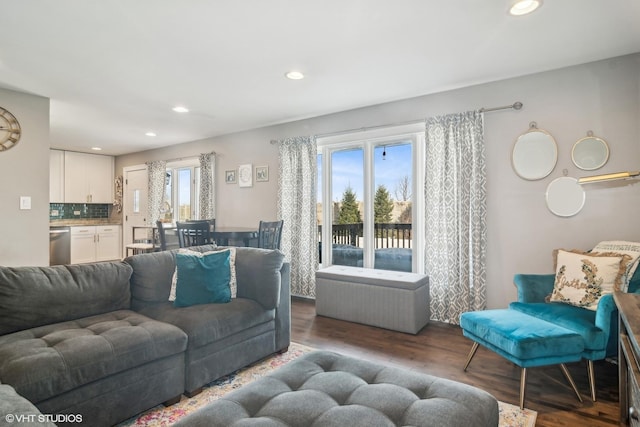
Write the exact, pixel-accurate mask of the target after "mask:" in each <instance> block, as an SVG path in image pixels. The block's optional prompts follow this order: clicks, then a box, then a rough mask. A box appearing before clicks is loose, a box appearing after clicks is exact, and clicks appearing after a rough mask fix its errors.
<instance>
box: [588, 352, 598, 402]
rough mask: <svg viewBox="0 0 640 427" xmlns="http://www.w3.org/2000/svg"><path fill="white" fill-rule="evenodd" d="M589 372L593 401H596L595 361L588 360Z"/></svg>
mask: <svg viewBox="0 0 640 427" xmlns="http://www.w3.org/2000/svg"><path fill="white" fill-rule="evenodd" d="M587 371H588V372H589V387H590V388H591V400H593V401H594V402H595V401H596V376H595V373H594V371H593V360H587Z"/></svg>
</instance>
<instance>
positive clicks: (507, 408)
mask: <svg viewBox="0 0 640 427" xmlns="http://www.w3.org/2000/svg"><path fill="white" fill-rule="evenodd" d="M313 350H315V349H314V348H311V347H307V346H305V345H302V344H298V343H294V342H292V343H291V345H290V346H289V351H287V352H286V353H284V354H278V355H275V356H272V357H268V358H266V359H263V360H261V361H259V362H256V363H254V364H253V365H250V366H248V367H246V368H243V369H240V370H239V371H236V372H234V373H232V374H229V375H227V376H226V377H222V378H220V379H218V380H216V381H214V382H212V383H211V384H208V385H206V386H204V390H203V391H202V393H200V394H198V395H196V396H194V397H192V398H187V397H186V396H182V400H181V401H180V402H178V403H176V404H175V405H172V406H169V407H168V408H167V407H164V406H163V405H159V406H156V407H155V408H152V409H150V410H148V411H146V412H143V413H142V414H140V415H137V416H135V417H133V418H130V419H129V420H127V421H124V422H122V423H120V424H118V427H134V426H135V427H142V426H144V427H164V426H171V425H172V424H173V423H175V422H176V421H177V420H178V419H180V418H182V417H184V416H185V415H187V414H190V413H191V412H193V411H195V410H196V409H198V408H200V407H202V406H204V405H206V404H207V403H209V402H213V401H214V400H217V399H219V398H220V397H222V396H224V395H225V394H227V393H229V392H230V391H233V390H235V389H237V388H240V387H242V386H243V385H245V384H248V383H250V382H251V381H253V380H256V379H258V378H260V377H262V376H264V375H266V374H268V373H269V372H271V371H273V370H274V369H276V368H278V367H280V366H282V365H285V364H286V363H288V362H291V361H292V360H294V359H296V358H298V357H299V356H301V355H303V354H305V353H308V352H311V351H313ZM498 403H499V408H500V424H499V426H500V427H533V426H535V423H536V417H537V415H538V414H537V412H536V411H532V410H529V409H524V410H520V408H519V407H518V406H515V405H510V404H508V403H504V402H498Z"/></svg>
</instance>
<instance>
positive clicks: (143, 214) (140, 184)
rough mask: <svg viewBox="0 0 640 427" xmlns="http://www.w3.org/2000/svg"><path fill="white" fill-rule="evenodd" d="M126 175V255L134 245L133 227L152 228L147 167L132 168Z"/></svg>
mask: <svg viewBox="0 0 640 427" xmlns="http://www.w3.org/2000/svg"><path fill="white" fill-rule="evenodd" d="M123 173H124V200H123V201H122V210H123V213H124V214H123V218H122V233H123V234H122V235H123V238H122V244H123V248H122V250H123V252H122V253H124V254H126V246H127V245H128V244H129V243H133V238H134V236H133V227H145V226H149V227H150V226H152V225H153V224H148V223H147V186H148V178H147V167H146V166H145V165H138V166H130V167H126V168H124V170H123Z"/></svg>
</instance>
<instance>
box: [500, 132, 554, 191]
mask: <svg viewBox="0 0 640 427" xmlns="http://www.w3.org/2000/svg"><path fill="white" fill-rule="evenodd" d="M557 161H558V146H557V144H556V141H555V139H553V137H552V136H551V134H549V132H547V131H544V130H542V129H538V128H537V127H536V124H535V122H533V123H531V127H530V129H529V130H528V131H527V132H525V133H523V134H522V135H520V136H519V137H518V139H517V140H516V143H515V145H514V146H513V152H512V154H511V162H512V165H513V170H514V171H515V172H516V174H517V175H518V176H519V177H520V178H522V179H527V180H530V181H535V180H537V179H542V178H544V177H546V176H548V175H549V174H550V173H551V172H552V171H553V169H554V168H555V167H556V162H557Z"/></svg>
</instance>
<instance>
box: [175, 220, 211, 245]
mask: <svg viewBox="0 0 640 427" xmlns="http://www.w3.org/2000/svg"><path fill="white" fill-rule="evenodd" d="M209 227H210V225H209V222H208V221H189V222H176V231H177V233H178V243H179V244H180V247H181V248H188V247H190V246H200V245H208V244H210V243H211V236H210V231H209Z"/></svg>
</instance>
